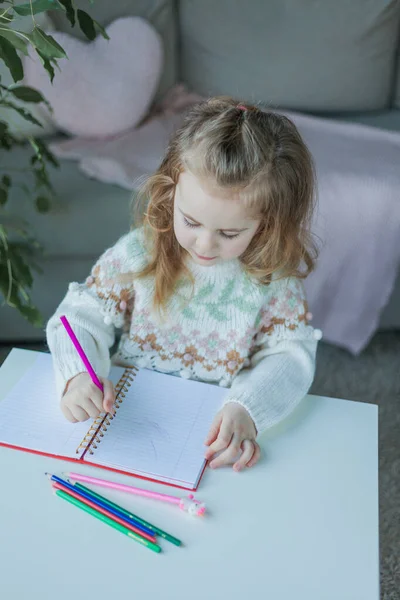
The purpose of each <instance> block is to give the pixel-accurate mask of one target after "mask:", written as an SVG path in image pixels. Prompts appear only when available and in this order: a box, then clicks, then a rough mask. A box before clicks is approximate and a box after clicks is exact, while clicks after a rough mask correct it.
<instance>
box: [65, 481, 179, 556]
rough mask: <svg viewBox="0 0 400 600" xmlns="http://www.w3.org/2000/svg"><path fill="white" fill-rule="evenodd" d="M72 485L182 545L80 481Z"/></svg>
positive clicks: (169, 535) (166, 538) (175, 542)
mask: <svg viewBox="0 0 400 600" xmlns="http://www.w3.org/2000/svg"><path fill="white" fill-rule="evenodd" d="M74 487H76V488H78V489H80V490H82V491H83V492H87V493H88V494H91V495H92V496H94V498H97V500H101V502H104V504H108V506H111V507H112V508H116V509H117V510H119V511H120V512H121V513H123V514H124V515H126V516H127V517H129V518H131V519H135V521H137V522H138V523H140V524H141V525H144V526H145V527H147V528H148V529H151V531H154V533H156V534H157V535H159V536H160V537H162V538H164V540H166V541H167V542H171V544H175V546H181V545H182V542H181V540H178V539H177V538H176V537H174V536H173V535H171V534H169V533H167V532H166V531H163V530H162V529H159V527H156V526H155V525H152V524H151V523H149V522H148V521H145V520H144V519H142V518H141V517H138V516H137V515H135V514H133V513H131V512H129V511H128V510H125V508H121V506H119V505H118V504H114V502H111V500H107V498H104V496H100V494H96V492H94V491H93V490H92V489H89V488H87V487H86V486H85V485H82V484H80V483H74Z"/></svg>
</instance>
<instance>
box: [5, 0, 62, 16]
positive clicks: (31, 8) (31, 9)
mask: <svg viewBox="0 0 400 600" xmlns="http://www.w3.org/2000/svg"><path fill="white" fill-rule="evenodd" d="M13 9H14V10H15V12H16V13H17V14H18V15H19V16H20V17H26V16H28V15H31V14H32V13H33V14H34V15H36V14H37V13H41V12H44V11H45V10H60V9H61V6H60V4H59V2H57V0H34V1H33V2H32V4H31V3H30V2H27V3H26V4H19V5H17V6H15V5H14V6H13Z"/></svg>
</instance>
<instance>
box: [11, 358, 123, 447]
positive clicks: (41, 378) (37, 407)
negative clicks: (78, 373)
mask: <svg viewBox="0 0 400 600" xmlns="http://www.w3.org/2000/svg"><path fill="white" fill-rule="evenodd" d="M12 352H14V350H12ZM17 352H18V350H17ZM10 358H11V359H12V358H13V357H11V356H10ZM7 360H8V359H7ZM113 371H115V372H114V373H113V376H114V378H117V377H119V376H120V375H121V374H122V373H123V369H120V368H118V369H114V368H113ZM92 422H93V420H92V419H91V420H88V421H85V422H83V423H70V422H69V421H67V419H66V418H65V417H64V415H63V413H62V412H61V409H60V406H59V402H58V400H57V393H56V385H55V378H54V372H53V364H52V357H51V355H50V354H45V353H40V352H38V353H37V357H36V358H35V360H34V361H33V362H32V364H31V365H30V366H29V367H28V368H27V370H26V371H25V372H24V373H23V374H22V375H21V377H20V379H19V380H18V381H17V382H16V383H15V385H14V386H13V387H12V388H11V389H10V390H9V391H8V394H7V395H6V397H5V398H3V399H2V400H1V401H0V443H6V444H11V445H13V446H18V447H21V448H26V449H29V450H36V451H38V452H45V453H48V454H55V455H57V456H66V457H69V458H79V455H78V454H76V448H77V447H78V446H79V444H80V442H81V440H82V439H83V437H84V436H85V434H86V432H87V431H88V429H89V427H90V425H91V423H92Z"/></svg>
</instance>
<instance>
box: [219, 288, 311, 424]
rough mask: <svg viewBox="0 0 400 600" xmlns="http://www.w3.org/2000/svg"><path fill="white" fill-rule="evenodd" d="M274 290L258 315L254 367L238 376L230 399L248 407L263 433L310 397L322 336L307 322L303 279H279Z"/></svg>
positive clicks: (251, 361) (252, 363) (253, 354)
mask: <svg viewBox="0 0 400 600" xmlns="http://www.w3.org/2000/svg"><path fill="white" fill-rule="evenodd" d="M270 288H271V289H270V292H269V293H267V295H266V299H265V303H264V305H263V307H262V308H261V310H260V312H259V315H258V320H257V323H256V333H255V336H254V346H253V349H252V353H251V356H250V358H249V364H248V366H247V367H246V368H244V369H242V371H240V372H239V373H238V375H237V376H236V378H235V379H234V381H233V383H232V386H231V389H230V392H229V393H228V395H227V397H226V400H225V404H226V403H227V402H238V403H239V404H241V405H242V406H244V407H245V408H246V409H247V411H248V412H249V414H250V416H251V417H252V419H253V421H254V423H255V426H256V429H257V432H258V434H261V433H262V432H263V431H265V430H266V429H268V428H270V427H272V426H274V425H276V424H277V423H279V422H280V421H281V420H283V419H284V418H285V417H286V416H287V415H289V414H290V413H291V412H292V410H293V409H294V408H295V407H296V406H297V405H298V404H299V402H300V400H301V399H302V398H303V397H304V396H305V395H306V394H307V392H308V390H309V388H310V386H311V383H312V381H313V377H314V371H315V354H316V347H317V340H318V339H320V337H321V332H320V331H319V330H316V329H313V327H311V326H310V325H309V324H308V316H309V314H308V313H307V303H306V299H305V294H304V290H303V286H302V284H301V281H300V280H298V279H294V278H293V279H283V280H278V281H275V282H272V283H271V286H270Z"/></svg>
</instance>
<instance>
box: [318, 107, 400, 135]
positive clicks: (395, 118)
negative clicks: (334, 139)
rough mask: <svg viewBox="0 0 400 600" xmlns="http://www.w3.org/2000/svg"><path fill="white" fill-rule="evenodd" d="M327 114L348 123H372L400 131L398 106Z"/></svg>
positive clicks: (371, 124) (372, 125) (381, 127)
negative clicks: (363, 111) (378, 109)
mask: <svg viewBox="0 0 400 600" xmlns="http://www.w3.org/2000/svg"><path fill="white" fill-rule="evenodd" d="M320 116H322V115H320ZM325 116H326V117H327V118H331V119H339V120H340V121H347V122H348V123H360V124H361V125H370V126H371V127H378V128H379V129H389V130H390V131H400V110H398V109H396V108H392V109H389V110H382V111H377V112H370V113H347V114H346V113H339V114H334V113H331V114H327V115H325Z"/></svg>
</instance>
